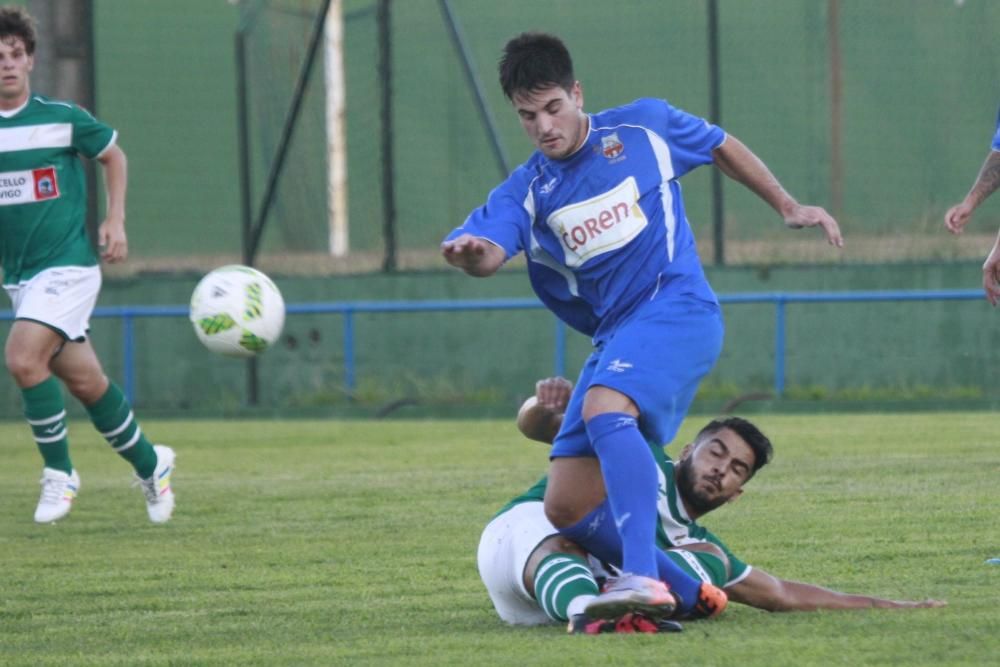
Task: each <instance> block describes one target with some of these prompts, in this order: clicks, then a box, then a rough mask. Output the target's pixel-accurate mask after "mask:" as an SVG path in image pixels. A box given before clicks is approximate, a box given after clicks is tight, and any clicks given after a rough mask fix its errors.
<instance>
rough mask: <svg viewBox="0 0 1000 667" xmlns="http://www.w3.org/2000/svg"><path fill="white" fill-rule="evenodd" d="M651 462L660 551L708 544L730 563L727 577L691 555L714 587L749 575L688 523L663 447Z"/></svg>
mask: <svg viewBox="0 0 1000 667" xmlns="http://www.w3.org/2000/svg"><path fill="white" fill-rule="evenodd" d="M651 449H652V451H653V458H655V459H656V464H657V467H658V470H657V475H658V476H659V496H658V499H657V512H658V514H659V518H660V521H659V523H658V524H657V526H656V543H657V546H659V547H660V548H661V549H671V548H673V547H683V546H685V545H688V544H693V543H696V542H711V543H712V544H714V545H716V546H717V547H719V548H720V549H722V551H723V553H725V554H726V556H727V557H728V559H729V572H728V577H727V576H726V573H724V572H723V571H722V570H721V569H720V568H716V567H711V566H710V565H709V563H713V562H715V561H717V560H718V559H716V558H715V557H714V556H709V555H707V554H694V558H695V559H696V560H698V561H701V562H702V567H703V568H705V569H707V570H709V574H711V581H712V583H714V584H715V585H717V586H728V585H732V584H734V583H736V582H738V581H740V580H742V579H743V578H744V577H746V576H747V575H748V574H749V573H750V566H749V565H747V564H746V563H744V562H743V561H742V560H740V559H739V558H737V557H736V556H735V555H733V552H732V551H730V550H729V547H727V546H726V544H725V543H724V542H723V541H722V540H720V539H719V538H718V537H716V536H715V535H714V534H713V533H712V532H711V531H709V530H707V529H706V528H704V527H702V526H699V525H698V524H697V523H696V522H695V521H694V520H692V519H690V518H689V517H688V515H687V511H686V510H685V509H684V505H683V503H682V502H681V499H680V495H679V491H678V490H677V484H676V481H675V480H676V477H675V475H674V462H673V461H671V460H670V459H669V458H667V455H666V453H665V452H664V451H663V448H662V447H651ZM547 485H548V477H543V478H541V479H540V480H538V482H536V483H535V485H534V486H532V487H531V488H530V489H528V490H527V491H526V492H525V493H523V494H522V495H520V496H518V497H516V498H514V499H513V500H511V501H510V502H509V503H507V504H506V505H505V506H504V507H503V509H501V510H500V511H499V512H497V516H499V515H500V514H503V513H504V512H506V511H507V510H509V509H510V508H511V507H514V506H515V505H519V504H521V503H525V502H539V501H542V500H544V499H545V487H546V486H547ZM683 560H684V559H675V561H677V562H678V564H679V565H681V566H682V567H684V569H686V570H688V569H689V568H688V566H686V565H685V564H684V563H683V562H682V561H683ZM689 573H690V574H692V576H697V575H696V574H695V573H694V572H689Z"/></svg>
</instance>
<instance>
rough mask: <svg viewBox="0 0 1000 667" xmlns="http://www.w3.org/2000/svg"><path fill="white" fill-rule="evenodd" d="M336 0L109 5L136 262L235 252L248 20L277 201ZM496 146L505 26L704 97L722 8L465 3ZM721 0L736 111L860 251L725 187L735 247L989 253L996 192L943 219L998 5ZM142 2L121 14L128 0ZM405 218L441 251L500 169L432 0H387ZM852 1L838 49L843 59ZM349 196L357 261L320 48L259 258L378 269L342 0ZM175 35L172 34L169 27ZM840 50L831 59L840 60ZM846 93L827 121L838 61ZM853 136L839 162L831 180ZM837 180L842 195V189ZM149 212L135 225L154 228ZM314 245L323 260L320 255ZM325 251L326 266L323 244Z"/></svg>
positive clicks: (669, 89) (103, 70) (782, 251)
mask: <svg viewBox="0 0 1000 667" xmlns="http://www.w3.org/2000/svg"><path fill="white" fill-rule="evenodd" d="M321 4H322V3H321V2H320V0H244V1H243V2H240V3H237V4H236V5H232V4H228V3H222V2H219V3H205V2H203V1H202V0H175V1H173V2H171V3H163V2H156V1H154V0H130V1H129V2H127V3H126V2H124V0H95V10H96V14H95V15H96V21H97V26H96V31H97V49H98V52H97V64H98V76H97V81H98V86H99V88H98V100H99V103H98V111H99V112H100V113H101V115H102V117H104V118H106V119H107V120H108V121H109V122H111V123H112V124H114V125H115V126H116V127H118V128H119V129H120V130H122V142H123V146H124V147H125V148H126V150H127V151H128V152H129V157H130V159H131V164H132V167H133V174H134V178H133V179H132V180H131V189H130V219H131V220H133V221H135V222H133V223H132V225H131V228H130V231H131V234H132V241H133V243H132V247H133V256H134V257H135V258H136V259H138V260H143V259H146V260H148V261H149V262H150V263H155V262H156V261H160V262H161V263H164V264H166V265H167V266H176V265H178V262H179V258H181V257H187V256H189V255H191V254H193V253H197V254H207V255H211V256H215V255H219V254H224V253H230V254H235V255H238V253H239V247H240V244H239V191H238V179H237V174H238V171H237V160H236V150H237V149H236V125H235V118H236V105H235V76H234V67H233V46H232V36H233V33H234V31H235V29H236V28H237V26H238V25H240V24H241V22H242V23H243V24H249V25H250V27H249V29H248V30H247V33H246V34H247V44H248V53H249V56H250V57H249V61H248V65H249V69H248V75H249V95H250V103H249V111H250V119H251V141H252V158H253V189H254V205H255V207H256V206H258V205H259V203H260V198H261V196H262V195H263V185H264V179H265V176H266V168H267V165H268V164H269V163H270V160H271V159H272V157H273V155H274V151H275V149H276V146H277V141H278V137H279V136H280V133H281V128H282V123H283V121H284V118H285V114H286V113H287V111H288V107H289V104H290V103H291V92H292V90H293V87H294V83H295V80H296V78H297V76H298V74H299V72H300V70H301V67H302V64H303V61H304V59H305V55H306V46H307V42H308V36H309V34H310V29H311V26H312V24H313V21H314V20H315V19H316V14H317V12H318V10H319V8H320V6H321ZM450 4H451V7H452V9H453V10H454V15H455V17H456V19H457V21H458V23H459V26H460V29H461V30H462V32H463V34H464V36H465V39H466V42H467V44H468V47H469V50H470V52H471V57H472V64H473V67H474V70H475V72H476V74H477V76H478V77H479V79H480V80H481V82H482V84H483V87H484V90H485V93H486V101H487V104H488V106H489V109H490V111H491V113H492V114H493V116H494V118H495V119H496V124H497V126H498V128H499V133H500V136H499V140H500V142H501V143H502V145H503V147H504V149H505V150H506V152H507V153H508V155H509V156H510V157H511V160H512V161H513V162H514V163H518V162H520V161H522V160H523V159H524V158H526V157H527V155H528V154H529V153H530V150H531V147H530V144H529V143H528V141H527V139H526V138H525V137H524V136H523V135H522V133H521V130H520V128H519V126H518V123H517V119H516V117H515V116H514V114H513V113H512V112H511V111H510V108H509V105H508V103H507V102H506V101H505V100H504V99H503V97H502V94H501V92H500V90H499V87H498V85H497V84H496V73H495V66H496V61H497V58H498V56H499V53H500V50H501V48H502V46H503V43H504V42H505V41H506V40H507V39H508V38H509V37H511V36H512V35H514V34H516V33H518V32H520V31H522V30H526V29H542V30H549V31H553V32H556V33H558V34H560V35H561V36H563V37H564V38H565V40H566V41H567V43H568V44H569V46H570V48H571V50H572V51H573V54H574V57H575V60H576V66H577V73H578V76H579V78H580V79H581V81H582V82H583V86H584V92H585V98H586V107H587V109H589V110H598V109H601V108H604V107H607V106H610V105H615V104H619V103H623V102H626V101H629V100H632V99H634V98H635V97H639V96H644V95H649V96H662V97H666V98H667V99H669V100H670V101H671V102H673V103H674V104H676V105H678V106H680V107H682V108H685V109H687V110H689V111H691V112H693V113H696V114H702V115H704V114H707V112H708V91H709V83H708V78H709V72H708V67H707V62H708V59H707V35H706V31H707V9H706V8H707V3H706V2H703V1H701V0H670V1H666V0H632V1H628V2H620V3H617V4H615V5H614V6H613V7H612V6H609V5H608V4H607V3H606V2H597V1H596V0H547V1H545V2H538V1H537V0H507V1H505V2H494V1H492V0H451V3H450ZM718 4H719V42H720V51H721V53H720V56H721V62H720V74H721V79H720V86H721V107H722V125H723V127H724V128H725V129H727V130H728V131H730V132H731V133H732V134H733V135H735V136H737V137H739V138H741V139H742V140H744V141H745V143H747V144H748V145H749V146H751V148H753V149H754V150H755V151H756V152H757V153H758V154H759V155H760V156H761V157H762V158H763V159H764V160H765V162H766V163H767V164H768V165H769V166H770V167H771V168H772V170H773V171H774V172H775V173H776V174H777V175H778V177H779V178H780V179H781V181H782V182H783V183H784V184H785V185H786V187H787V188H788V189H789V190H790V191H791V192H792V193H793V194H795V195H796V196H797V197H799V198H800V199H801V200H803V201H807V202H811V203H816V204H820V205H823V206H826V207H828V208H831V209H833V208H835V207H836V208H837V209H838V215H839V218H840V220H841V223H842V225H843V227H844V230H845V233H846V234H847V240H848V246H847V248H846V249H845V250H844V251H843V252H840V253H835V252H831V251H829V250H828V249H827V248H825V246H824V244H823V243H822V242H820V241H819V239H818V238H816V236H817V235H816V234H811V233H809V232H803V233H793V232H788V231H786V230H784V229H783V227H782V225H781V224H780V221H779V220H778V219H777V218H776V216H775V215H774V214H773V213H772V212H771V211H770V209H768V208H767V207H766V206H765V205H764V204H763V203H761V202H760V201H759V200H757V199H756V197H754V196H753V195H751V194H749V193H747V192H746V191H745V190H743V189H742V188H741V187H740V186H738V185H736V184H734V183H730V182H726V184H725V211H726V216H725V223H726V240H727V246H726V250H727V256H728V258H729V259H730V261H732V262H735V263H740V262H756V263H770V262H775V261H781V260H809V261H815V260H820V261H846V262H881V261H896V260H924V259H935V260H938V259H981V257H982V256H984V255H985V252H986V249H987V248H988V245H989V238H988V237H989V236H991V235H992V233H993V232H994V231H995V229H996V227H997V225H998V223H1000V213H998V211H1000V205H998V204H997V202H996V201H992V200H991V201H989V202H987V203H986V205H984V206H983V207H982V209H981V210H980V211H979V212H978V213H977V217H976V221H975V222H974V223H973V226H972V227H971V228H970V229H969V230H968V232H967V233H966V235H965V237H964V238H963V239H961V240H955V239H953V238H951V237H949V236H948V235H947V234H945V233H944V232H943V230H942V225H941V218H942V216H943V213H944V211H945V209H946V208H947V207H948V205H950V204H951V203H954V202H955V201H958V200H959V199H960V198H961V197H962V196H963V195H964V193H965V192H966V191H967V189H968V188H969V186H970V185H971V183H972V181H973V180H974V178H975V175H976V173H977V171H978V168H979V165H980V164H981V163H982V161H983V159H984V157H985V155H986V153H987V151H988V147H989V139H990V137H991V135H992V132H993V128H994V120H995V117H996V113H997V104H998V94H997V93H998V86H997V84H998V82H1000V41H998V40H997V39H996V38H995V37H996V35H997V34H998V31H1000V3H998V2H994V1H992V0H966V1H964V2H953V1H948V0H921V1H919V2H915V1H913V0H880V1H879V2H870V1H868V0H839V2H818V1H815V2H802V1H801V0H755V1H754V2H740V1H726V0H723V1H721V2H719V3H718ZM125 7H127V10H128V11H124V9H123V8H125ZM390 7H391V30H390V35H391V51H392V59H391V70H392V81H391V86H392V98H391V103H392V119H393V123H394V132H393V135H392V137H391V142H392V149H393V152H394V155H395V159H394V161H393V164H392V165H391V166H392V173H393V175H394V178H395V197H396V211H397V220H396V229H397V242H398V246H399V249H400V257H399V265H400V266H402V267H404V268H405V267H411V266H414V267H437V266H440V261H439V259H438V257H437V250H436V249H437V245H438V242H439V241H440V239H441V237H442V236H443V235H444V234H445V233H446V232H447V231H448V230H449V229H451V228H452V227H453V226H454V225H456V224H458V223H460V222H461V221H462V219H463V218H464V216H465V215H466V214H467V212H468V211H469V210H470V209H472V208H473V207H474V206H476V205H477V204H479V203H480V202H482V201H483V200H484V199H485V197H486V195H487V194H488V192H489V190H490V189H491V188H492V187H493V186H494V185H496V184H497V183H498V182H499V181H500V179H501V177H502V174H501V173H500V171H499V170H498V168H497V164H496V159H495V157H494V154H493V152H492V149H491V143H490V140H489V137H488V135H487V133H486V129H485V125H484V123H483V122H482V119H481V117H480V116H479V114H478V112H477V110H476V106H475V103H474V97H473V94H472V91H471V89H470V86H469V85H468V83H467V81H466V77H465V74H464V72H463V68H462V64H461V61H460V59H459V55H458V51H457V49H456V48H455V46H454V44H453V43H452V41H451V38H450V36H449V32H448V30H447V27H446V24H445V20H444V17H443V14H442V11H441V4H440V2H439V0H405V1H400V0H396V1H394V2H392V3H391V5H390ZM831 7H836V8H838V20H837V23H836V26H837V30H836V35H837V36H838V38H839V51H840V55H839V60H835V59H834V57H833V55H832V53H831V42H830V35H831V34H832V33H831V16H830V15H829V13H828V12H829V10H830V8H831ZM343 12H344V63H345V70H346V71H345V79H346V86H347V110H346V116H347V132H348V136H347V153H348V170H349V187H348V204H349V220H350V245H351V250H352V254H351V256H350V257H349V258H348V260H347V261H346V262H340V263H337V262H332V261H331V260H329V259H326V260H324V259H322V258H323V257H324V253H325V250H326V248H327V245H328V244H327V239H328V222H329V221H328V214H327V194H326V156H325V142H326V130H325V127H324V124H325V120H324V118H325V117H324V104H325V100H326V94H325V91H324V90H323V78H322V72H323V66H322V65H323V63H322V59H321V60H320V61H319V62H318V63H317V67H316V70H315V72H314V74H313V76H312V78H311V79H310V82H309V86H308V87H307V89H306V95H305V98H304V100H303V102H304V104H303V109H302V114H301V117H300V123H299V125H298V126H297V127H296V129H295V134H294V137H295V139H294V141H293V143H292V145H291V147H290V152H289V157H288V160H287V162H286V166H285V170H284V171H283V172H282V174H281V178H280V181H279V188H278V191H277V199H276V201H275V207H274V212H273V213H274V215H273V219H272V220H271V221H270V223H269V226H268V228H267V229H266V231H265V233H264V236H263V241H264V244H263V252H264V256H263V259H262V262H263V263H264V265H265V266H266V265H267V262H268V261H271V262H276V261H278V260H279V259H281V258H285V259H286V261H285V263H284V264H282V265H281V266H282V267H283V268H285V269H288V270H293V269H294V270H317V271H326V270H329V269H330V268H331V267H333V268H337V267H340V268H343V266H346V267H348V268H358V269H377V268H378V267H379V266H380V265H381V261H380V260H381V254H382V252H383V247H384V240H383V223H384V221H383V217H384V216H383V204H382V188H383V165H382V154H381V145H382V143H381V142H382V138H381V135H380V132H381V130H382V126H381V123H380V119H379V108H380V99H381V98H380V80H379V68H378V28H377V18H376V16H377V11H376V2H375V0H345V1H344V5H343ZM162 35H170V39H163V38H162ZM837 63H839V65H837ZM834 67H836V71H838V72H839V75H840V76H839V78H840V81H841V82H842V85H841V88H840V97H839V101H840V106H839V108H840V110H841V111H840V116H839V119H840V134H839V137H838V136H835V135H834V133H833V117H832V114H833V109H834V108H835V105H834V104H833V97H832V92H831V76H832V75H831V72H832V71H833V68H834ZM835 142H836V143H837V145H839V147H840V152H841V155H842V165H843V167H842V173H841V174H840V175H839V180H835V179H838V176H837V174H835V173H833V171H834V170H833V167H832V165H831V158H832V156H833V146H834V143H835ZM709 181H710V179H709V170H708V169H702V170H699V171H697V172H695V173H694V174H691V175H689V176H688V177H686V178H685V179H684V187H685V193H686V194H685V196H686V201H687V208H688V211H689V214H690V217H691V219H692V221H693V224H694V226H695V232H696V235H697V237H698V238H699V242H700V243H701V245H702V251H703V256H705V257H711V256H712V248H711V242H712V238H711V220H710V211H711V208H710V204H709V202H710V199H709V198H710V190H709ZM837 188H839V190H840V192H842V200H841V201H840V202H839V203H838V202H837V201H836V200H835V197H834V195H833V192H834V191H835V190H836V189H837ZM138 221H141V223H139V222H138ZM316 258H319V259H316ZM312 259H316V261H311V260H312Z"/></svg>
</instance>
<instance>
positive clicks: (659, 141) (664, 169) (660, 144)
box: [591, 123, 725, 262]
mask: <svg viewBox="0 0 1000 667" xmlns="http://www.w3.org/2000/svg"><path fill="white" fill-rule="evenodd" d="M619 127H635V128H638V129H640V130H643V131H644V132H645V133H646V137H648V138H649V146H650V148H652V149H653V155H654V156H656V166H657V167H658V168H659V170H660V176H661V177H662V179H663V180H662V182H661V183H660V199H661V201H662V203H663V224H664V225H665V226H666V228H667V259H669V260H670V261H671V262H672V261H674V236H675V235H676V230H677V219H676V218H674V195H673V193H672V192H671V191H670V181H671V180H673V178H674V163H673V162H672V161H671V160H670V146H668V145H667V142H666V141H664V139H663V137H661V136H660V135H658V134H657V133H656V132H653V131H652V130H650V129H649V128H647V127H644V126H642V125H630V124H628V123H622V124H620V125H615V126H607V127H593V128H591V132H598V131H602V130H615V129H618V128H619ZM723 141H725V140H723Z"/></svg>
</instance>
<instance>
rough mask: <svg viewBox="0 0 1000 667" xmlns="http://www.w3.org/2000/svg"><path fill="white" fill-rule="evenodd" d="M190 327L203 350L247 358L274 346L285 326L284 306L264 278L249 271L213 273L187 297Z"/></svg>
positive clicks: (225, 269)
mask: <svg viewBox="0 0 1000 667" xmlns="http://www.w3.org/2000/svg"><path fill="white" fill-rule="evenodd" d="M191 323H192V324H194V332H195V333H196V334H197V335H198V340H200V341H201V342H202V343H203V344H204V345H205V347H207V348H208V349H209V350H211V351H212V352H216V353H218V354H223V355H226V356H227V357H252V356H254V355H257V354H260V353H261V352H263V351H264V350H266V349H267V348H269V347H271V346H272V345H274V344H275V343H276V342H277V341H278V338H279V337H280V336H281V329H282V327H283V326H284V325H285V301H284V299H282V298H281V292H279V291H278V288H277V287H276V286H275V284H274V283H273V282H272V281H271V279H270V278H268V277H267V276H266V275H264V274H263V273H261V272H260V271H258V270H257V269H252V268H250V267H249V266H239V265H236V264H234V265H230V266H222V267H219V268H218V269H215V270H214V271H212V272H211V273H209V274H208V275H206V276H205V277H204V278H202V279H201V282H199V283H198V286H197V287H195V288H194V294H192V295H191Z"/></svg>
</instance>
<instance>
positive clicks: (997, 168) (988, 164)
mask: <svg viewBox="0 0 1000 667" xmlns="http://www.w3.org/2000/svg"><path fill="white" fill-rule="evenodd" d="M990 148H991V149H992V150H991V151H990V154H989V155H987V156H986V161H985V162H984V163H983V166H982V168H981V169H980V170H979V176H977V177H976V182H975V183H973V184H972V189H971V190H969V194H967V195H965V199H963V200H962V201H961V202H960V203H958V204H955V205H954V206H952V207H951V208H949V209H948V212H947V213H945V215H944V224H945V227H947V228H948V231H950V232H951V233H952V234H961V233H962V229H964V228H965V225H966V224H967V223H968V222H969V220H971V219H972V212H973V211H975V210H976V208H977V207H978V206H979V205H980V204H982V203H983V201H984V200H985V199H986V198H987V197H989V196H990V195H991V194H993V192H994V191H995V190H996V189H997V188H998V187H1000V111H997V129H996V133H995V134H994V135H993V143H992V145H991V146H990ZM983 290H984V291H985V292H986V298H987V299H988V300H989V302H990V303H992V304H993V305H994V306H995V305H997V303H1000V231H998V232H997V239H996V241H994V243H993V249H992V250H990V254H989V255H988V256H987V257H986V262H984V263H983Z"/></svg>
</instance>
